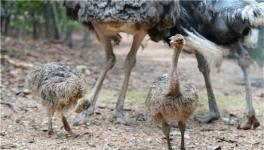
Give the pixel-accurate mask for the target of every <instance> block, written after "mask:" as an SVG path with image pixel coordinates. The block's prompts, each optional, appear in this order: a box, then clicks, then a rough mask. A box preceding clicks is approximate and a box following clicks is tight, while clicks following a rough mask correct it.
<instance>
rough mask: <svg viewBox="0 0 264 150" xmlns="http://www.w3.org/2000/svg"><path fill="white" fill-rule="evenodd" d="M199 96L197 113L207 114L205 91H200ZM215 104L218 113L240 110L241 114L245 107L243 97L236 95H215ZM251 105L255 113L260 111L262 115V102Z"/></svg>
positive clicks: (254, 102)
mask: <svg viewBox="0 0 264 150" xmlns="http://www.w3.org/2000/svg"><path fill="white" fill-rule="evenodd" d="M199 96H200V104H199V107H198V109H197V112H198V113H206V112H208V98H207V93H206V90H203V91H200V92H199ZM216 103H217V105H218V107H219V109H220V112H222V111H223V110H224V109H225V110H228V111H232V110H233V111H235V110H240V111H241V112H243V111H244V110H245V106H246V102H245V96H244V95H238V96H220V95H216ZM253 105H254V108H255V110H256V111H262V113H263V110H264V103H263V102H261V101H254V100H253ZM257 113H258V112H257Z"/></svg>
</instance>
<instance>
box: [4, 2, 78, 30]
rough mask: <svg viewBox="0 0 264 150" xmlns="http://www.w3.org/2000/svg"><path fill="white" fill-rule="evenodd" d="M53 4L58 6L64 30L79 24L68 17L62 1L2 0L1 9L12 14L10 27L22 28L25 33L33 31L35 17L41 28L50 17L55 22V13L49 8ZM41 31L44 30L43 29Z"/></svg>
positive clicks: (52, 26) (58, 13)
mask: <svg viewBox="0 0 264 150" xmlns="http://www.w3.org/2000/svg"><path fill="white" fill-rule="evenodd" d="M51 5H55V6H56V10H57V15H58V18H59V22H60V25H61V28H62V31H63V32H64V31H66V28H67V27H71V28H72V29H74V28H77V27H78V26H79V24H78V23H76V22H73V21H70V20H68V19H67V18H66V16H65V12H64V11H65V10H64V8H63V6H62V3H61V2H60V1H51V0H13V1H11V0H1V9H4V10H6V11H8V13H9V14H10V18H11V19H10V23H9V26H10V28H11V29H12V30H20V31H21V32H23V33H31V32H32V30H33V21H34V19H35V20H37V21H38V23H39V27H40V28H44V26H45V23H46V22H47V18H48V19H50V22H53V15H54V14H53V13H52V9H51V8H48V7H51ZM1 12H2V10H1ZM50 28H54V22H53V24H52V23H50ZM41 31H43V29H42V30H41ZM43 34H44V33H43Z"/></svg>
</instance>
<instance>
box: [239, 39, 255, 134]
mask: <svg viewBox="0 0 264 150" xmlns="http://www.w3.org/2000/svg"><path fill="white" fill-rule="evenodd" d="M237 53H238V54H239V59H238V64H239V66H240V67H241V70H242V73H243V76H244V80H245V84H246V85H245V86H246V120H245V121H244V122H243V123H241V124H240V125H239V126H238V128H239V129H244V130H248V129H250V128H251V126H253V128H254V129H255V128H257V127H258V126H259V125H260V123H259V121H258V119H257V118H256V116H255V110H254V107H253V103H252V95H251V88H250V86H251V85H250V80H249V75H248V67H249V62H248V60H249V55H248V53H247V51H246V50H245V49H244V47H243V46H242V44H241V43H240V42H239V43H238V48H237Z"/></svg>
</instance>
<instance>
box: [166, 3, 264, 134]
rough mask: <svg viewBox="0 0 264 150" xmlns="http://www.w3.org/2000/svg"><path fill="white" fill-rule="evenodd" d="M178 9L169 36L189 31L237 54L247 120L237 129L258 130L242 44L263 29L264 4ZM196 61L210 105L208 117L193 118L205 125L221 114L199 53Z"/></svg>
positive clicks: (189, 5) (184, 6)
mask: <svg viewBox="0 0 264 150" xmlns="http://www.w3.org/2000/svg"><path fill="white" fill-rule="evenodd" d="M180 8H181V13H180V18H179V20H178V21H177V24H176V26H175V27H173V28H172V30H171V33H172V34H183V35H185V36H188V33H186V32H185V30H186V29H188V30H190V31H192V32H193V33H194V34H196V35H201V36H203V37H205V38H206V39H207V40H209V41H211V42H213V43H215V44H217V45H223V46H226V47H227V48H229V49H234V50H236V52H237V54H238V56H239V57H238V64H239V66H240V67H241V70H242V73H243V76H244V80H245V83H246V90H245V91H246V98H245V100H246V120H245V121H243V122H242V123H241V124H240V125H239V126H238V127H239V128H240V129H250V128H251V127H253V128H256V127H258V126H259V125H260V123H259V121H258V120H257V118H256V116H255V110H254V107H253V103H252V96H251V90H250V80H249V75H248V67H249V63H248V62H249V61H248V60H249V59H250V58H249V55H248V52H247V50H246V48H245V46H244V45H245V42H243V41H244V39H245V38H246V37H249V36H251V33H253V29H254V28H258V27H263V26H264V3H263V2H260V1H255V0H228V1H226V0H197V1H181V2H180ZM167 41H169V40H167ZM200 48H203V47H200ZM196 58H197V61H198V68H199V70H200V71H201V72H202V74H203V76H204V79H205V85H206V88H207V94H208V103H209V113H208V114H206V115H204V116H196V119H197V120H199V121H201V122H206V123H208V122H211V121H213V120H217V119H219V117H220V114H219V111H218V107H217V104H216V100H215V96H214V93H213V89H212V86H211V81H210V76H209V73H210V68H209V67H208V64H207V61H206V60H204V57H203V56H201V55H200V54H199V53H196Z"/></svg>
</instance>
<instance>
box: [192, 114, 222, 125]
mask: <svg viewBox="0 0 264 150" xmlns="http://www.w3.org/2000/svg"><path fill="white" fill-rule="evenodd" d="M219 118H220V114H219V113H218V112H213V111H210V112H209V113H208V114H206V115H195V116H194V119H195V120H196V121H198V122H202V123H210V122H212V121H214V120H218V119H219Z"/></svg>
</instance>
